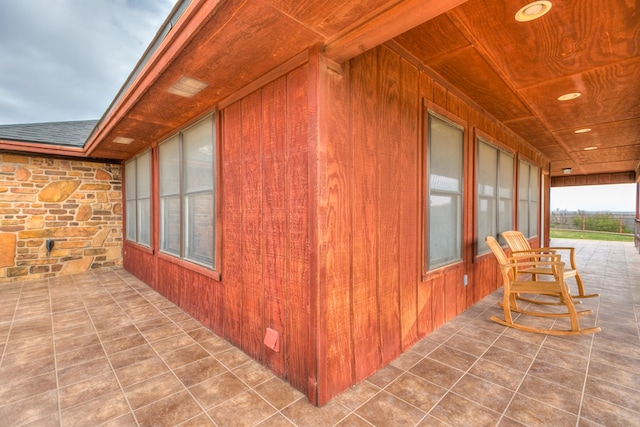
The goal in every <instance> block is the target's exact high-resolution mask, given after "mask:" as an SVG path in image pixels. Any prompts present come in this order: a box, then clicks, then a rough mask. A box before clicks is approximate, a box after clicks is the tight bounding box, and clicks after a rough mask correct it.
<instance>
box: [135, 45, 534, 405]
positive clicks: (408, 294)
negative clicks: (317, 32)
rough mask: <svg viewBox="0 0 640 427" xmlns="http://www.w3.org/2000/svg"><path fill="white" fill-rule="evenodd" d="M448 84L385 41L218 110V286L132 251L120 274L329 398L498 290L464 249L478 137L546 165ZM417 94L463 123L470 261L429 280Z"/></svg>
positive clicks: (484, 260) (313, 395)
mask: <svg viewBox="0 0 640 427" xmlns="http://www.w3.org/2000/svg"><path fill="white" fill-rule="evenodd" d="M447 87H448V86H445V85H444V84H441V83H439V82H437V81H435V80H433V79H432V78H431V77H430V76H429V75H427V74H426V73H425V72H423V71H421V70H420V69H419V68H418V67H417V66H416V65H414V63H412V62H411V59H410V58H402V57H401V56H400V55H399V54H398V53H396V52H395V51H394V50H392V48H391V47H388V46H381V47H378V48H376V49H373V50H371V51H368V52H366V53H364V54H362V55H360V56H358V57H356V58H354V59H352V60H350V61H348V62H346V63H344V64H340V65H338V64H331V63H330V62H329V61H328V60H325V59H323V57H322V56H321V55H320V54H319V49H318V48H315V49H312V50H311V51H310V55H309V62H308V63H306V64H305V65H303V66H301V67H298V68H296V69H294V70H291V71H289V72H288V73H286V75H283V76H282V77H280V78H278V79H276V80H274V81H272V82H270V83H268V84H266V85H265V86H264V87H262V88H261V89H259V90H257V91H255V92H253V93H251V94H249V95H247V96H244V97H243V98H242V99H239V100H237V101H235V102H233V103H232V104H230V105H228V106H226V107H224V109H223V110H222V111H220V115H219V117H220V126H221V130H220V138H219V140H218V142H217V143H218V144H219V145H220V151H219V153H220V160H219V165H218V166H219V167H220V168H221V173H220V182H219V183H218V185H219V191H221V193H222V200H221V205H220V209H221V212H220V220H221V223H222V226H221V236H220V238H221V239H222V246H221V260H222V262H221V266H220V273H221V281H216V280H214V279H212V278H210V277H208V276H205V275H202V274H199V272H198V271H194V270H191V269H189V268H188V266H185V264H184V263H182V264H180V263H175V262H172V261H171V260H168V259H167V257H166V256H159V255H158V254H157V250H156V253H155V254H154V253H151V251H148V250H146V251H145V250H141V249H140V248H138V247H136V246H135V245H131V244H125V257H124V265H125V267H126V268H127V269H128V270H129V271H131V272H132V273H134V274H135V275H136V276H138V277H140V278H141V279H142V280H144V281H145V282H147V283H149V284H150V285H151V286H153V287H154V288H155V289H157V290H158V291H159V292H160V293H161V294H162V295H165V296H166V297H167V298H170V299H171V300H172V301H174V302H176V303H178V304H179V305H180V307H182V308H183V309H184V310H186V311H188V312H189V313H190V314H192V315H193V316H194V317H195V318H197V319H198V320H199V321H200V322H202V323H203V324H204V325H206V326H208V327H210V328H211V329H212V330H213V331H214V332H216V333H217V334H218V335H220V336H222V337H224V338H226V339H227V340H229V341H230V342H231V343H233V344H235V345H236V346H238V347H239V348H241V349H242V350H243V351H245V352H246V353H247V354H249V355H250V356H251V357H253V358H254V359H256V360H258V361H260V362H261V363H263V364H264V365H265V366H267V367H269V368H270V369H271V370H272V371H273V372H274V373H275V374H276V375H278V376H281V377H283V378H285V379H287V380H288V381H289V382H290V383H291V384H292V385H293V386H294V387H296V388H298V389H299V390H301V391H303V392H304V393H306V395H307V396H308V397H309V399H310V400H311V401H312V402H314V403H317V404H320V405H322V404H324V403H326V402H327V401H328V400H329V399H331V398H332V397H333V396H335V395H336V394H338V393H340V392H342V391H344V390H345V389H347V388H348V387H349V386H351V385H353V384H356V383H357V382H359V381H362V380H363V379H365V378H366V377H367V376H369V375H371V374H372V373H374V372H375V371H377V370H378V369H380V368H381V367H383V366H384V365H386V364H387V363H389V362H390V361H392V360H393V359H394V358H396V357H397V356H399V355H400V354H401V353H402V352H403V351H404V350H406V349H407V348H409V347H410V346H411V345H412V344H414V343H415V342H416V341H417V340H418V339H420V338H421V337H423V336H425V335H427V334H428V333H429V332H431V331H433V330H434V329H435V328H437V327H438V326H440V325H442V324H443V323H444V322H446V321H447V320H450V319H452V318H453V317H455V316H456V315H458V314H459V313H461V312H462V311H464V310H465V309H467V308H468V307H470V306H471V305H473V304H474V303H475V302H477V301H479V300H480V299H481V298H482V297H484V296H486V295H487V294H489V293H490V292H492V291H494V290H495V289H496V288H497V287H498V285H499V280H498V277H497V269H496V267H495V264H494V262H493V260H492V259H491V257H490V256H488V255H485V256H482V257H477V258H476V257H475V256H474V255H475V241H476V239H481V238H484V236H475V234H474V233H475V231H474V230H475V219H474V212H475V209H474V200H475V193H474V191H475V189H474V185H475V173H476V171H475V160H474V156H475V148H474V147H475V141H474V138H475V136H474V129H476V128H477V129H480V130H482V132H484V133H486V134H487V135H490V136H491V137H493V138H495V139H496V140H497V141H500V143H502V144H504V145H505V146H508V147H511V148H513V149H514V151H516V153H518V154H519V155H520V154H522V155H525V156H526V157H527V158H528V159H530V160H532V161H534V162H537V163H538V164H539V165H540V166H544V161H543V159H542V158H541V157H540V155H539V154H538V153H537V152H536V151H535V150H533V149H532V148H531V147H530V146H529V145H527V144H526V143H525V142H524V141H523V140H521V139H520V138H519V137H517V136H516V135H515V134H513V133H512V132H510V131H508V130H507V128H506V127H505V126H503V125H502V124H500V123H498V122H496V121H495V120H494V119H492V118H491V117H488V116H485V115H484V113H483V112H482V111H479V110H478V109H477V108H476V107H474V106H473V105H470V103H468V102H466V101H465V100H464V99H461V98H460V97H459V96H457V95H456V93H454V92H452V91H450V90H449V89H447ZM424 100H427V101H428V102H430V103H432V104H434V105H437V106H438V107H439V108H442V109H445V110H447V111H448V112H449V113H451V114H454V115H456V116H457V117H459V118H460V119H461V121H463V122H465V123H466V124H467V127H466V129H465V151H464V153H465V171H464V176H465V187H464V235H463V245H464V248H463V258H464V260H463V261H462V262H460V263H456V264H454V265H451V266H449V267H445V268H442V269H440V270H439V271H437V272H430V273H429V274H428V275H427V276H426V280H423V275H422V271H421V270H422V265H423V257H424V253H423V250H422V247H423V245H424V239H423V230H424V224H423V218H424V217H423V215H424V206H423V203H424V197H423V192H424V188H423V176H424V174H425V172H426V171H425V168H424V162H425V150H424V141H423V138H424V136H423V126H424V123H423V120H424V119H423V114H424V109H423V102H424ZM154 159H156V163H155V164H156V166H157V156H155V157H154ZM156 173H157V172H156ZM156 179H157V176H156ZM154 192H155V194H156V195H157V188H155V189H154ZM154 203H155V204H154V209H155V210H156V211H157V201H154ZM154 227H155V228H154V240H155V241H156V242H157V237H158V229H157V225H156V226H154ZM156 246H157V243H156ZM464 275H467V277H468V286H464V285H463V278H464ZM266 328H271V329H274V330H276V331H277V332H278V333H279V337H280V350H279V351H278V352H276V351H273V350H272V349H270V348H268V347H266V346H265V345H264V343H263V339H264V336H265V331H266Z"/></svg>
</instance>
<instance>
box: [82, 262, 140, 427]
mask: <svg viewBox="0 0 640 427" xmlns="http://www.w3.org/2000/svg"><path fill="white" fill-rule="evenodd" d="M92 274H93V277H94V279H95V280H96V281H97V282H98V283H99V284H100V285H101V287H102V289H104V290H106V291H107V292H108V294H109V296H110V297H111V298H112V299H113V300H114V301H115V302H116V304H117V301H116V300H115V299H114V298H113V296H112V295H111V292H109V291H108V290H107V289H106V288H105V287H104V284H103V282H102V281H101V280H100V278H99V277H98V275H96V274H95V273H94V272H92ZM79 296H80V300H81V301H82V304H83V306H84V309H85V310H86V312H87V315H88V316H89V319H90V320H91V325H92V326H93V329H94V330H95V333H96V336H97V337H98V341H99V342H100V346H101V347H102V351H103V352H104V355H105V357H106V359H107V363H108V364H109V367H110V368H111V373H112V374H113V376H114V378H115V380H116V382H117V383H118V387H119V388H120V392H121V393H122V397H123V398H124V399H125V402H127V407H128V408H129V413H130V414H131V416H132V418H133V420H134V422H135V423H136V425H137V426H138V427H140V423H139V421H138V419H137V417H136V416H135V412H134V411H133V407H132V406H131V402H129V399H128V398H127V395H126V393H125V391H124V387H123V386H122V383H121V382H120V378H118V374H117V373H116V370H115V368H114V366H113V363H112V361H111V358H110V357H109V353H107V350H106V348H105V346H104V341H103V340H102V337H101V336H100V332H99V331H98V328H96V324H95V321H94V319H93V316H92V315H91V312H90V311H89V309H88V307H87V304H86V300H85V298H84V297H83V295H82V294H81V293H80V295H79ZM118 307H120V304H118ZM120 308H121V309H122V307H120ZM125 314H126V313H125ZM114 419H116V418H114ZM107 421H113V420H107Z"/></svg>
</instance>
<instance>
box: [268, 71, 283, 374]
mask: <svg viewBox="0 0 640 427" xmlns="http://www.w3.org/2000/svg"><path fill="white" fill-rule="evenodd" d="M286 89H287V86H286V78H280V79H278V80H276V81H275V82H273V83H271V84H269V85H267V86H266V87H265V88H264V89H263V90H262V114H263V121H262V134H263V135H264V137H263V186H264V197H263V205H262V207H263V233H264V236H265V238H264V268H263V286H264V322H263V323H264V328H265V330H266V328H271V329H273V330H275V331H277V332H278V333H279V334H280V341H283V339H282V337H285V336H286V334H287V329H286V307H287V304H286V303H287V284H288V283H287V242H288V239H287V217H288V216H287V209H286V200H287V187H288V186H287V181H286V171H287V152H288V146H289V144H288V141H287V139H286V132H285V129H286V119H287V117H286V115H284V114H282V113H283V112H284V111H286V103H287V99H286V93H287V92H286ZM286 351H287V348H286V345H281V346H280V351H279V352H275V351H273V350H271V349H269V348H266V347H262V355H261V360H262V361H263V363H264V364H265V365H266V366H268V367H269V368H270V369H271V370H272V371H274V372H275V373H276V375H279V376H284V374H285V357H284V356H285V354H286Z"/></svg>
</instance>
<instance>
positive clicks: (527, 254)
mask: <svg viewBox="0 0 640 427" xmlns="http://www.w3.org/2000/svg"><path fill="white" fill-rule="evenodd" d="M531 252H534V253H531ZM508 259H510V260H514V261H518V262H524V261H523V260H532V261H535V262H542V261H558V262H559V261H560V254H556V253H555V252H546V253H535V251H514V252H511V257H509V258H508Z"/></svg>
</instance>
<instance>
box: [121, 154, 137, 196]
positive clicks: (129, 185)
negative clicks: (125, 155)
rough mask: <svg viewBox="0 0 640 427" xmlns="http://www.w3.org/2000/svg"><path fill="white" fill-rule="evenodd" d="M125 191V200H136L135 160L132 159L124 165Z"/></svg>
mask: <svg viewBox="0 0 640 427" xmlns="http://www.w3.org/2000/svg"><path fill="white" fill-rule="evenodd" d="M124 179H125V181H126V185H125V191H126V193H127V200H135V199H136V160H135V159H133V160H131V161H129V162H127V163H126V164H125V165H124Z"/></svg>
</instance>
